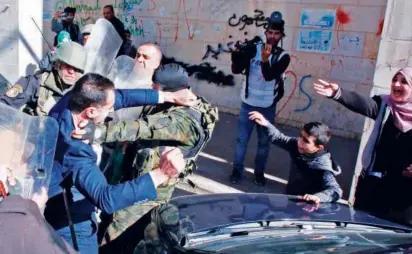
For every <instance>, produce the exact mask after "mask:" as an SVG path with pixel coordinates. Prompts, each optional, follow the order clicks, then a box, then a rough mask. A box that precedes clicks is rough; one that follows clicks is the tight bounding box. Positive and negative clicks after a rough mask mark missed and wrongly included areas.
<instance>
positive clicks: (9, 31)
mask: <svg viewBox="0 0 412 254" xmlns="http://www.w3.org/2000/svg"><path fill="white" fill-rule="evenodd" d="M18 25H19V22H18V4H16V3H15V1H13V0H1V1H0V56H1V59H2V61H0V74H1V75H2V76H3V77H4V78H5V79H7V80H8V81H9V82H13V81H15V80H16V79H17V78H18V75H19V71H18V68H19V67H18V52H19V46H18V39H19V30H18Z"/></svg>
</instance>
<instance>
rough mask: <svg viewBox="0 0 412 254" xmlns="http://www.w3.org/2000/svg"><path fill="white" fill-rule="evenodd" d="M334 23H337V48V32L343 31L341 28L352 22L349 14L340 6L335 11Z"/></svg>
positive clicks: (337, 34)
mask: <svg viewBox="0 0 412 254" xmlns="http://www.w3.org/2000/svg"><path fill="white" fill-rule="evenodd" d="M336 21H337V31H336V36H337V37H338V38H337V39H338V46H340V42H339V31H343V26H344V25H346V24H349V23H350V22H351V21H352V18H351V16H350V15H349V12H346V11H344V10H343V9H342V8H341V7H340V6H339V7H338V9H337V10H336Z"/></svg>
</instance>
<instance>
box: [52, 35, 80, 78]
mask: <svg viewBox="0 0 412 254" xmlns="http://www.w3.org/2000/svg"><path fill="white" fill-rule="evenodd" d="M52 61H53V62H56V61H61V62H63V63H65V64H68V65H70V66H72V67H74V68H76V69H78V70H80V71H84V68H85V65H86V50H85V49H84V47H83V46H82V45H80V44H79V43H77V42H74V41H66V42H63V43H61V44H60V45H58V46H57V48H56V52H55V53H54V54H53V57H52Z"/></svg>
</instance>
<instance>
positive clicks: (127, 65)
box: [108, 55, 152, 89]
mask: <svg viewBox="0 0 412 254" xmlns="http://www.w3.org/2000/svg"><path fill="white" fill-rule="evenodd" d="M148 75H150V76H151V73H148V72H147V71H145V70H144V67H143V66H141V65H140V64H139V63H137V62H136V60H135V59H133V58H131V57H129V56H125V55H123V56H119V57H118V58H116V60H115V61H114V63H113V65H112V68H111V69H110V73H109V75H108V78H109V79H110V80H111V81H113V83H114V85H115V87H116V88H117V89H149V88H152V83H151V82H150V83H147V80H151V77H148Z"/></svg>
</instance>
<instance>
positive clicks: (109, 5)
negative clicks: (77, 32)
mask: <svg viewBox="0 0 412 254" xmlns="http://www.w3.org/2000/svg"><path fill="white" fill-rule="evenodd" d="M105 8H109V9H110V10H111V11H112V12H114V8H113V5H111V4H108V5H106V6H105V7H104V8H103V9H105Z"/></svg>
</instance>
